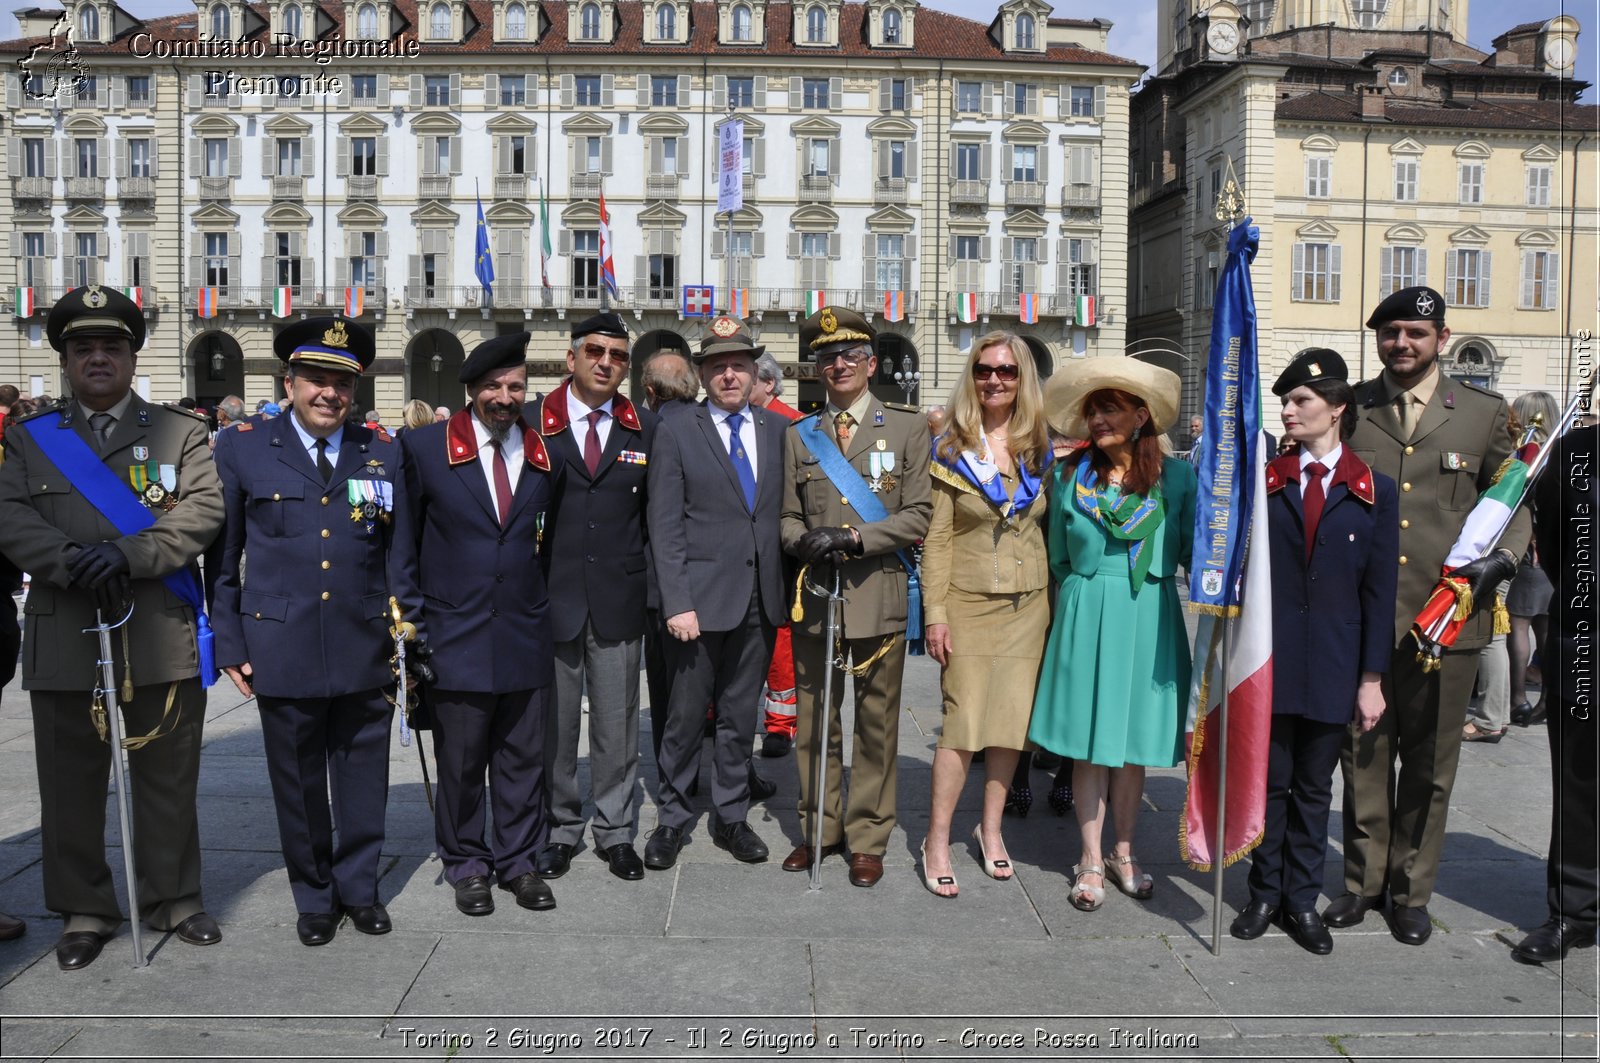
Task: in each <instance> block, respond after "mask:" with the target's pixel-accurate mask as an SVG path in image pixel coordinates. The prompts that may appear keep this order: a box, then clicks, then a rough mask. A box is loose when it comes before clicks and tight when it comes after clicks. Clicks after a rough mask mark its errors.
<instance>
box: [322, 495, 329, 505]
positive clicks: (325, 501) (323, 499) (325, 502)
mask: <svg viewBox="0 0 1600 1063" xmlns="http://www.w3.org/2000/svg"><path fill="white" fill-rule="evenodd" d="M322 504H323V505H327V504H328V496H327V495H323V496H322Z"/></svg>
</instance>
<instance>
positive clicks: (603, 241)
mask: <svg viewBox="0 0 1600 1063" xmlns="http://www.w3.org/2000/svg"><path fill="white" fill-rule="evenodd" d="M600 283H601V284H604V285H605V288H606V291H608V292H610V293H611V298H613V299H615V298H616V297H617V267H616V263H614V262H612V261H611V213H610V212H609V211H607V210H606V193H605V190H604V189H601V191H600Z"/></svg>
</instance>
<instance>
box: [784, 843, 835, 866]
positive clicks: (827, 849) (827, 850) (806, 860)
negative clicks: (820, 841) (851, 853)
mask: <svg viewBox="0 0 1600 1063" xmlns="http://www.w3.org/2000/svg"><path fill="white" fill-rule="evenodd" d="M843 852H844V842H835V843H834V844H832V845H824V846H823V847H822V855H823V857H824V858H826V857H829V856H837V855H839V854H840V853H843ZM811 857H812V849H811V846H809V845H797V846H795V847H794V852H792V853H790V854H789V855H788V856H786V857H784V858H783V869H784V870H785V871H810V870H811Z"/></svg>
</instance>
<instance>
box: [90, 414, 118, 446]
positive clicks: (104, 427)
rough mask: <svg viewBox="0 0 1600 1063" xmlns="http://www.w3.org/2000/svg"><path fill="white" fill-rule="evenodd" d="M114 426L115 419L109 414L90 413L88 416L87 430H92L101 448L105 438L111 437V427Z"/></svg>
mask: <svg viewBox="0 0 1600 1063" xmlns="http://www.w3.org/2000/svg"><path fill="white" fill-rule="evenodd" d="M114 424H116V418H114V417H112V416H111V415H110V414H109V413H92V414H90V415H89V428H90V429H91V430H93V432H94V437H95V439H96V440H98V441H99V443H100V445H101V446H102V447H103V446H105V445H106V437H107V436H109V435H111V426H112V425H114Z"/></svg>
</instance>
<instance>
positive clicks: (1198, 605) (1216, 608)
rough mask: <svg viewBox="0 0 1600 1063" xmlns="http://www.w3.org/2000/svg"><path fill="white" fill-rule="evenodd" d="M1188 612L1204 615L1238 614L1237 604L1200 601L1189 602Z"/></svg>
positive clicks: (1224, 615) (1222, 615)
mask: <svg viewBox="0 0 1600 1063" xmlns="http://www.w3.org/2000/svg"><path fill="white" fill-rule="evenodd" d="M1189 612H1191V613H1196V614H1203V615H1206V616H1220V617H1234V616H1238V615H1239V607H1238V606H1237V605H1206V604H1204V603H1202V602H1190V603H1189Z"/></svg>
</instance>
